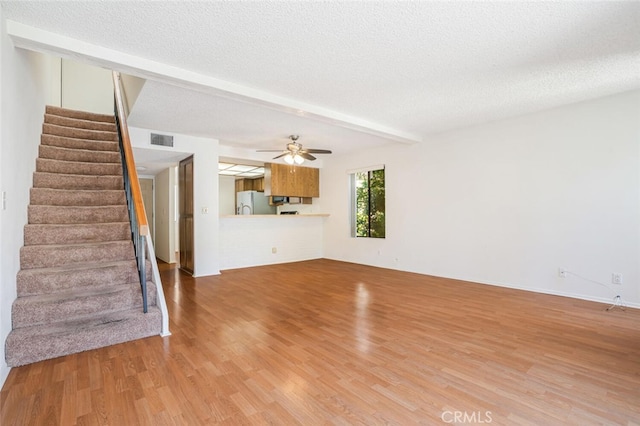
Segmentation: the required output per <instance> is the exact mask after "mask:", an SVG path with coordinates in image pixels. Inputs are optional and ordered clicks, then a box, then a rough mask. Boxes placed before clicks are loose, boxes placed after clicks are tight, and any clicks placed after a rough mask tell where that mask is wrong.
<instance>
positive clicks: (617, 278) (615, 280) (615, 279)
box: [611, 272, 622, 285]
mask: <svg viewBox="0 0 640 426" xmlns="http://www.w3.org/2000/svg"><path fill="white" fill-rule="evenodd" d="M611 284H617V285H621V284H622V274H621V273H619V272H614V273H613V274H611Z"/></svg>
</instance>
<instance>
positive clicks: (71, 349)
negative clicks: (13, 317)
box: [6, 306, 162, 367]
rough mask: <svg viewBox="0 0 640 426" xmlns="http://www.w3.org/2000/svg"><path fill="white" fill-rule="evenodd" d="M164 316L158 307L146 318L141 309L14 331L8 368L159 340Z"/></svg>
mask: <svg viewBox="0 0 640 426" xmlns="http://www.w3.org/2000/svg"><path fill="white" fill-rule="evenodd" d="M161 326H162V315H161V313H160V310H159V309H158V308H157V307H156V306H150V307H149V312H148V313H146V314H144V313H142V311H141V310H140V309H138V308H135V309H130V310H126V311H118V312H112V313H108V314H104V315H96V316H95V317H93V318H89V319H82V320H74V321H66V322H58V323H53V324H50V325H48V326H46V327H43V326H34V327H24V328H20V329H16V330H13V331H12V332H11V333H10V334H9V336H8V337H7V341H6V346H7V348H11V350H8V351H7V357H6V361H7V364H8V365H10V366H13V367H16V366H19V365H24V364H29V363H32V362H36V361H41V360H45V359H52V358H57V357H59V356H63V355H68V354H72V353H76V352H82V351H86V350H91V349H95V348H101V347H104V346H109V345H115V344H117V343H122V342H126V341H129V340H134V339H141V338H143V337H149V336H156V335H158V332H159V330H160V328H161Z"/></svg>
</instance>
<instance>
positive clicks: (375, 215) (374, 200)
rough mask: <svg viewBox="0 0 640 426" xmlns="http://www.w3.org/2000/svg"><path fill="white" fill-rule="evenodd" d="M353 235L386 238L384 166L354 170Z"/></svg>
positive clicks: (352, 186) (352, 191)
mask: <svg viewBox="0 0 640 426" xmlns="http://www.w3.org/2000/svg"><path fill="white" fill-rule="evenodd" d="M350 176H351V200H352V201H351V236H352V237H368V238H385V220H384V216H385V196H384V166H376V167H372V168H370V169H365V170H358V171H355V172H352V173H351V174H350Z"/></svg>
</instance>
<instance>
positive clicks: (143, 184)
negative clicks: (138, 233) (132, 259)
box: [138, 178, 156, 245]
mask: <svg viewBox="0 0 640 426" xmlns="http://www.w3.org/2000/svg"><path fill="white" fill-rule="evenodd" d="M138 180H139V182H140V190H141V191H142V202H143V203H144V211H145V213H146V214H147V223H148V224H149V234H151V239H152V240H153V242H154V245H155V241H156V235H155V234H154V233H153V221H154V214H153V213H154V212H153V179H146V178H139V179H138Z"/></svg>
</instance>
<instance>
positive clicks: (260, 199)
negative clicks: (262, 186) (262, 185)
mask: <svg viewBox="0 0 640 426" xmlns="http://www.w3.org/2000/svg"><path fill="white" fill-rule="evenodd" d="M236 197H237V198H236V200H237V204H236V214H276V207H275V206H270V205H269V197H265V195H264V192H258V191H240V192H238V193H237V194H236Z"/></svg>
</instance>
